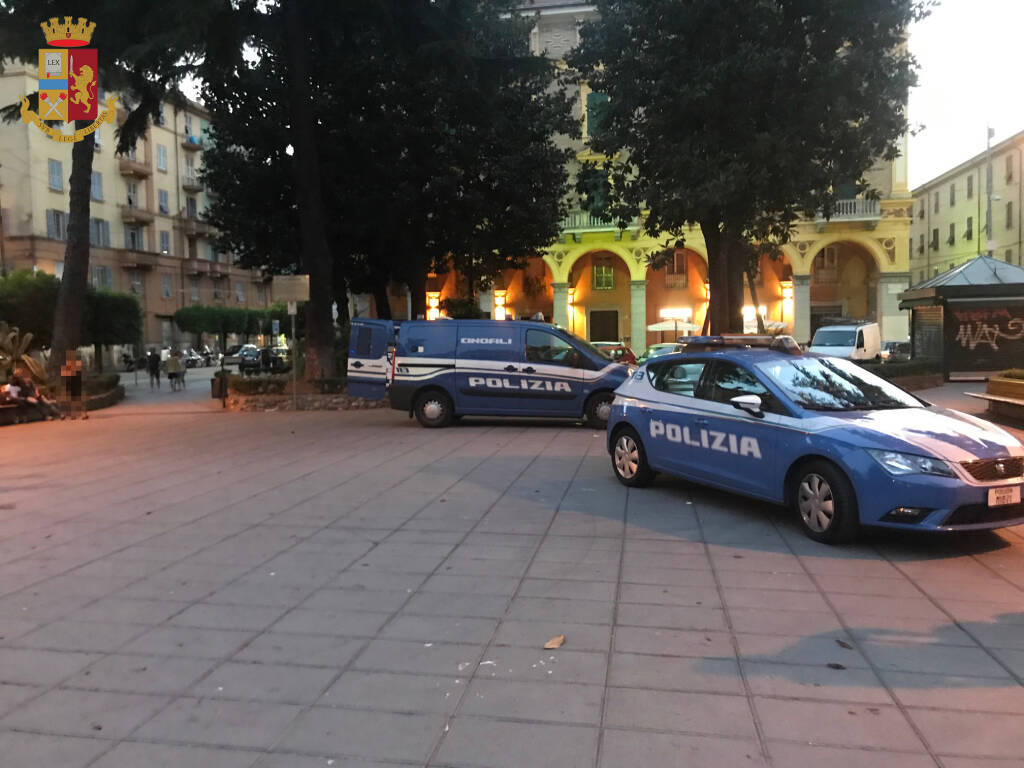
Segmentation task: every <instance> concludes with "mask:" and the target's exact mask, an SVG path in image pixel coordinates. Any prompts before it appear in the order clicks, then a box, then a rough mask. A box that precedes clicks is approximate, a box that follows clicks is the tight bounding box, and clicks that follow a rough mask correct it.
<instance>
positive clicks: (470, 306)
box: [441, 298, 484, 320]
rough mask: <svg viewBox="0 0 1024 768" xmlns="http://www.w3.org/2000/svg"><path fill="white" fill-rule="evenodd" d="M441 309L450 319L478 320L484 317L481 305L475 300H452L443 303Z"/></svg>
mask: <svg viewBox="0 0 1024 768" xmlns="http://www.w3.org/2000/svg"><path fill="white" fill-rule="evenodd" d="M441 309H443V310H444V311H445V313H446V314H447V315H448V317H452V318H463V319H469V320H477V319H479V318H481V317H483V316H484V313H483V311H482V310H481V309H480V305H479V304H477V303H476V301H475V300H474V299H461V298H450V299H445V300H444V301H442V302H441Z"/></svg>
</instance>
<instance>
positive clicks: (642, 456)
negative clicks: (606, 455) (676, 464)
mask: <svg viewBox="0 0 1024 768" xmlns="http://www.w3.org/2000/svg"><path fill="white" fill-rule="evenodd" d="M612 469H613V470H614V471H615V476H616V477H617V478H619V482H620V483H622V484H623V485H627V486H629V487H630V488H640V487H642V486H645V485H648V484H650V482H651V480H653V479H654V470H653V469H651V465H650V464H648V463H647V453H646V452H645V451H644V445H643V443H642V442H641V441H640V436H639V435H637V433H636V432H635V431H634V430H633V429H631V428H628V427H627V428H625V429H622V430H621V431H620V432H618V433H617V434H616V435H615V443H614V445H613V446H612Z"/></svg>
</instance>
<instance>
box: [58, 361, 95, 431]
mask: <svg viewBox="0 0 1024 768" xmlns="http://www.w3.org/2000/svg"><path fill="white" fill-rule="evenodd" d="M60 378H61V382H62V383H63V385H64V397H65V399H66V400H67V403H68V413H69V415H70V416H71V418H72V419H88V418H89V414H88V412H87V410H86V407H85V398H84V397H83V392H82V361H81V360H79V359H78V351H77V350H74V349H69V350H68V351H67V353H66V356H65V358H64V365H62V366H61V367H60Z"/></svg>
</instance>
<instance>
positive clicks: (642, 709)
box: [604, 688, 756, 739]
mask: <svg viewBox="0 0 1024 768" xmlns="http://www.w3.org/2000/svg"><path fill="white" fill-rule="evenodd" d="M604 717H605V719H604V722H605V725H610V726H617V727H621V728H639V729H648V730H659V731H680V732H684V733H701V734H713V735H719V736H733V737H738V738H743V739H754V738H755V737H756V732H755V730H754V718H753V715H752V714H751V712H750V704H749V703H748V701H747V699H746V698H744V697H742V696H728V695H723V694H718V693H698V692H684V691H652V690H642V689H638V688H609V689H608V697H607V702H606V704H605V716H604Z"/></svg>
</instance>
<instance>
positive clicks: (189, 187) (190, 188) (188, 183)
mask: <svg viewBox="0 0 1024 768" xmlns="http://www.w3.org/2000/svg"><path fill="white" fill-rule="evenodd" d="M181 188H182V189H184V190H185V191H186V192H202V191H203V182H202V181H200V180H199V174H198V173H196V172H195V171H193V172H191V173H183V174H181Z"/></svg>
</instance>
